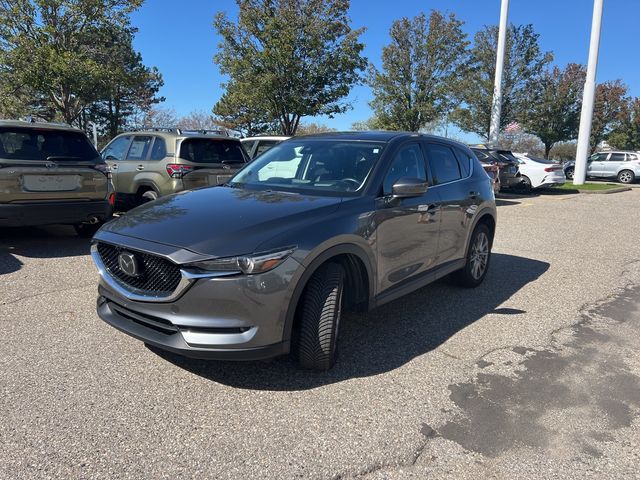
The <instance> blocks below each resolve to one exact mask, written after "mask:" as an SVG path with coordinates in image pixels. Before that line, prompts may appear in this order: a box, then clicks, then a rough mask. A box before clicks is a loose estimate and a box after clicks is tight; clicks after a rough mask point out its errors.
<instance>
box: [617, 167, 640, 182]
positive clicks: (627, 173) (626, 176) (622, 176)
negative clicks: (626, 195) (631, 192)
mask: <svg viewBox="0 0 640 480" xmlns="http://www.w3.org/2000/svg"><path fill="white" fill-rule="evenodd" d="M635 179H636V174H635V173H633V172H632V171H631V170H622V171H621V172H620V173H618V181H619V182H620V183H625V184H628V183H633V181H634V180H635Z"/></svg>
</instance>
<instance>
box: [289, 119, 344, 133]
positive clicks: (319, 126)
mask: <svg viewBox="0 0 640 480" xmlns="http://www.w3.org/2000/svg"><path fill="white" fill-rule="evenodd" d="M335 131H336V129H335V128H331V127H329V126H328V125H325V124H324V123H315V122H310V123H301V124H300V125H299V126H298V131H297V132H296V135H314V134H316V133H326V132H335Z"/></svg>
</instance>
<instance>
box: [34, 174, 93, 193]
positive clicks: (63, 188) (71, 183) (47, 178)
mask: <svg viewBox="0 0 640 480" xmlns="http://www.w3.org/2000/svg"><path fill="white" fill-rule="evenodd" d="M22 185H23V189H24V190H25V191H27V192H70V191H73V190H77V189H78V188H80V176H79V175H24V176H23V177H22Z"/></svg>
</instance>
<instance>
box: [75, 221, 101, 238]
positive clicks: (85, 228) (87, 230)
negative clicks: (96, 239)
mask: <svg viewBox="0 0 640 480" xmlns="http://www.w3.org/2000/svg"><path fill="white" fill-rule="evenodd" d="M102 225H104V222H98V223H91V224H90V223H79V224H78V225H74V226H73V228H75V230H76V235H78V236H79V237H81V238H92V237H93V236H94V235H95V234H96V232H97V231H98V230H99V229H100V227H101V226H102Z"/></svg>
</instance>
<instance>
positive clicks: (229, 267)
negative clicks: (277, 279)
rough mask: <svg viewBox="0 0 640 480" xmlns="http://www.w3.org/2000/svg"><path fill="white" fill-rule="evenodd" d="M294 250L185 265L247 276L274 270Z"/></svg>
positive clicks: (208, 270) (292, 248) (290, 248)
mask: <svg viewBox="0 0 640 480" xmlns="http://www.w3.org/2000/svg"><path fill="white" fill-rule="evenodd" d="M294 250H295V247H289V248H286V249H284V250H278V251H271V252H264V253H256V254H254V255H246V256H241V257H228V258H216V259H214V260H204V261H202V262H195V263H190V264H188V265H186V266H187V267H190V268H197V269H198V270H204V271H207V272H237V273H241V272H242V273H245V274H247V275H252V274H257V273H264V272H268V271H269V270H272V269H274V268H276V267H277V266H278V265H280V264H281V263H282V262H284V261H285V260H286V259H287V257H289V255H291V254H292V253H293V252H294Z"/></svg>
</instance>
